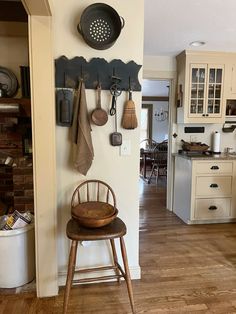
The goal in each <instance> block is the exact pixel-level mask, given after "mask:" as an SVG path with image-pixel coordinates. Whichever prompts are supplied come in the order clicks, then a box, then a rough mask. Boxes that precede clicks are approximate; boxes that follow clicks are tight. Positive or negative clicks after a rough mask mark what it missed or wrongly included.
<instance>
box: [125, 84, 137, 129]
mask: <svg viewBox="0 0 236 314" xmlns="http://www.w3.org/2000/svg"><path fill="white" fill-rule="evenodd" d="M121 124H122V127H123V128H124V129H130V130H132V129H135V128H137V126H138V120H137V117H136V113H135V103H134V102H133V100H132V90H131V87H129V100H128V101H127V102H126V103H125V107H124V112H123V117H122V123H121Z"/></svg>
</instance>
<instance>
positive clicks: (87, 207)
mask: <svg viewBox="0 0 236 314" xmlns="http://www.w3.org/2000/svg"><path fill="white" fill-rule="evenodd" d="M115 211H116V209H115V207H114V206H112V205H111V204H108V203H105V202H84V203H80V204H78V205H76V206H75V207H72V208H71V214H72V216H73V217H74V216H75V217H78V218H82V219H87V218H88V219H105V218H108V217H110V216H112V215H113V214H114V213H115Z"/></svg>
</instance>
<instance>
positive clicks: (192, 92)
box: [176, 50, 226, 123]
mask: <svg viewBox="0 0 236 314" xmlns="http://www.w3.org/2000/svg"><path fill="white" fill-rule="evenodd" d="M176 59H177V103H176V106H177V123H224V119H225V112H224V111H225V86H224V84H225V82H226V81H225V73H226V70H225V68H226V63H225V62H224V57H222V56H221V55H220V54H216V53H212V52H196V51H189V50H185V51H183V52H182V53H181V54H179V55H178V56H177V58H176Z"/></svg>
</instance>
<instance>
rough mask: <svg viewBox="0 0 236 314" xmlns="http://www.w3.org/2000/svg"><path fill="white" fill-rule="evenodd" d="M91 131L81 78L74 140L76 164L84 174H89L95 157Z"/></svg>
mask: <svg viewBox="0 0 236 314" xmlns="http://www.w3.org/2000/svg"><path fill="white" fill-rule="evenodd" d="M91 131H92V129H91V126H90V121H89V115H88V109H87V102H86V95H85V85H84V82H83V80H80V82H79V87H78V89H77V91H76V93H75V103H74V114H73V122H72V142H73V143H74V146H75V152H74V153H75V154H74V166H75V168H76V169H77V170H78V172H80V173H81V174H83V175H86V174H87V172H88V170H89V168H90V167H91V165H92V161H93V157H94V151H93V143H92V137H91Z"/></svg>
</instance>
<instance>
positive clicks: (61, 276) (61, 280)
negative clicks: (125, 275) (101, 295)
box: [58, 266, 141, 286]
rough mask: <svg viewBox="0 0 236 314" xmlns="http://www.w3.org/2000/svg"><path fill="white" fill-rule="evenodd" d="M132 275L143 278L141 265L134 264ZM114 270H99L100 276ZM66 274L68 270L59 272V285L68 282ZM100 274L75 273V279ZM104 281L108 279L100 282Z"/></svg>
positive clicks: (131, 268) (110, 273) (111, 272)
mask: <svg viewBox="0 0 236 314" xmlns="http://www.w3.org/2000/svg"><path fill="white" fill-rule="evenodd" d="M129 270H130V276H131V279H132V280H136V279H141V268H140V266H134V267H132V266H131V267H130V268H129ZM113 274H114V271H112V270H105V271H100V272H99V277H100V276H109V275H113ZM66 275H67V272H66V271H64V272H59V273H58V285H59V286H65V284H66ZM96 276H98V272H91V273H89V274H83V275H81V274H75V276H74V279H81V278H89V277H96ZM103 281H107V280H101V281H98V282H103ZM110 281H115V279H112V280H110Z"/></svg>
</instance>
